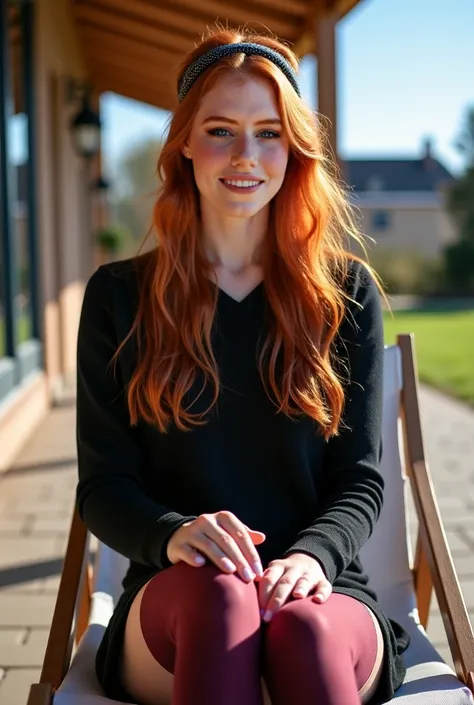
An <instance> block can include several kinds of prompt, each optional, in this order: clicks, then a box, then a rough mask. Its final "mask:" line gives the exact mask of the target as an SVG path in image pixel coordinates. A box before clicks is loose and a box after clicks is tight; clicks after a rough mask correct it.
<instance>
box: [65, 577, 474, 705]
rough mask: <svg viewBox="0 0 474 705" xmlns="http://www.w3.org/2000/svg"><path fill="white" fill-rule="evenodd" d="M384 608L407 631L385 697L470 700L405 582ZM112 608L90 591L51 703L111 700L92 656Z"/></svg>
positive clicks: (406, 703) (468, 704)
mask: <svg viewBox="0 0 474 705" xmlns="http://www.w3.org/2000/svg"><path fill="white" fill-rule="evenodd" d="M379 600H380V603H381V605H382V607H383V608H384V609H385V610H386V612H387V614H389V615H390V617H392V618H393V619H396V620H397V621H398V622H399V623H400V624H402V625H403V626H404V627H405V629H406V630H407V631H408V632H409V634H410V636H411V644H410V647H409V649H408V650H407V651H406V652H405V655H404V656H405V661H406V663H407V667H408V669H407V675H406V678H405V682H404V683H403V685H402V687H401V688H400V689H399V690H398V691H397V692H396V694H395V697H394V699H393V700H392V701H391V702H392V703H393V704H394V705H473V703H474V699H473V698H472V695H471V694H470V692H469V690H468V688H467V687H466V686H465V685H463V684H462V683H461V682H460V681H459V679H458V678H457V677H456V675H455V673H454V672H453V671H452V669H451V668H450V667H449V666H448V665H447V664H446V663H445V662H444V661H443V659H442V658H441V656H440V655H439V654H438V652H437V651H436V649H435V648H434V647H433V645H432V644H431V643H430V641H429V639H428V637H427V636H426V634H425V632H424V630H423V627H421V626H420V625H419V624H418V618H417V611H416V607H415V597H414V594H413V591H412V589H411V586H410V585H407V584H405V585H402V586H399V587H398V588H391V589H390V590H387V591H386V592H384V593H383V594H381V595H379ZM111 613H112V603H111V600H110V598H109V596H108V595H104V593H102V594H101V593H98V594H96V595H94V604H93V610H92V619H91V624H90V625H89V628H88V629H87V631H86V633H85V635H84V637H83V639H82V641H81V643H80V645H79V648H78V650H77V652H76V654H75V656H74V658H73V661H72V664H71V667H70V668H69V671H68V673H67V676H66V678H65V679H64V681H63V683H62V684H61V687H60V688H59V690H58V691H57V693H56V694H55V696H54V705H114V704H116V703H118V701H117V700H110V699H109V698H107V697H105V695H104V694H103V692H102V689H101V688H100V686H99V683H98V682H97V678H96V676H95V669H94V660H95V654H96V651H97V648H98V646H99V644H100V640H101V638H102V635H103V633H104V630H105V625H106V624H107V621H108V619H109V618H110V615H111Z"/></svg>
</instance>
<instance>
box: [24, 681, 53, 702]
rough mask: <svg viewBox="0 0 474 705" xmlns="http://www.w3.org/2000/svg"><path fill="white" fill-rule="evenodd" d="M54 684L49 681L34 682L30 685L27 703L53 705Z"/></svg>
mask: <svg viewBox="0 0 474 705" xmlns="http://www.w3.org/2000/svg"><path fill="white" fill-rule="evenodd" d="M52 702H53V686H52V685H50V684H49V683H34V684H33V685H32V686H31V687H30V694H29V696H28V703H27V705H52Z"/></svg>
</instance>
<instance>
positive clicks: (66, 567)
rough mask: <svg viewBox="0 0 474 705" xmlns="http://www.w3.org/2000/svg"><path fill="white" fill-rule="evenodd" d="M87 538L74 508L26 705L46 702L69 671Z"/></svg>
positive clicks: (41, 704)
mask: <svg viewBox="0 0 474 705" xmlns="http://www.w3.org/2000/svg"><path fill="white" fill-rule="evenodd" d="M87 539H88V532H87V528H86V527H85V525H84V524H83V522H82V520H81V518H80V517H79V514H78V512H77V508H75V509H74V514H73V517H72V521H71V528H70V532H69V540H68V545H67V549H66V555H65V558H64V564H63V569H62V573H61V580H60V583H59V590H58V595H57V598H56V604H55V607H54V613H53V619H52V622H51V628H50V631H49V637H48V643H47V645H46V651H45V656H44V660H43V667H42V670H41V676H40V682H39V684H34V685H32V686H31V689H30V694H29V698H28V705H43V703H45V704H46V703H49V702H50V700H51V697H52V693H54V691H55V690H56V689H57V688H58V687H59V685H60V684H61V682H62V680H63V678H64V676H65V674H66V672H67V670H68V668H69V664H70V660H71V653H72V646H73V638H74V615H75V612H76V606H77V604H78V599H79V594H80V588H81V583H82V578H83V576H84V573H85V571H84V567H85V562H86V561H87V559H88V556H87V550H86V549H87V546H88V541H87ZM48 693H49V696H48ZM48 697H49V700H48V699H47V698H48ZM42 698H43V699H42Z"/></svg>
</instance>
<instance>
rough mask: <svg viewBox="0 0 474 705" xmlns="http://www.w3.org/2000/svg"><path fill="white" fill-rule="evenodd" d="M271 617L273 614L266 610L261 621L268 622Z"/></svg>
mask: <svg viewBox="0 0 474 705" xmlns="http://www.w3.org/2000/svg"><path fill="white" fill-rule="evenodd" d="M272 617H273V612H271V611H270V610H266V612H265V614H264V615H263V621H264V622H269V621H270V620H271V618H272Z"/></svg>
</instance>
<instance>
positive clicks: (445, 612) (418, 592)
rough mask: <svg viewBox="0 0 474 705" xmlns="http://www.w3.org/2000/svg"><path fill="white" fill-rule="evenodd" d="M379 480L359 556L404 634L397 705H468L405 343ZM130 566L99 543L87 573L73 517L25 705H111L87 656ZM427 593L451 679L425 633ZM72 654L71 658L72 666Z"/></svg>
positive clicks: (450, 579) (462, 616)
mask: <svg viewBox="0 0 474 705" xmlns="http://www.w3.org/2000/svg"><path fill="white" fill-rule="evenodd" d="M383 443H384V446H383V458H382V472H383V474H384V477H385V481H386V489H385V503H384V508H383V510H382V513H381V516H380V519H379V521H378V523H377V525H376V528H375V531H374V533H373V535H372V536H371V538H370V539H369V541H368V542H367V544H366V545H365V546H364V548H363V551H362V552H361V558H362V561H363V564H364V567H365V569H366V571H367V572H368V574H369V576H370V580H371V585H372V587H373V588H374V589H375V590H376V591H377V593H378V597H379V601H380V603H381V606H382V607H383V609H384V610H385V612H386V613H387V614H388V615H389V616H390V617H392V618H393V619H396V620H397V621H398V622H399V623H401V624H403V626H404V627H405V629H407V630H408V632H409V633H410V635H411V645H410V647H409V649H408V650H407V652H406V653H405V658H406V662H407V666H408V669H407V676H406V679H405V682H404V684H403V685H402V687H401V688H400V689H399V690H398V691H397V693H396V694H395V698H394V701H397V703H396V705H467V704H468V703H471V704H472V703H474V698H473V694H474V637H473V631H472V627H471V625H470V622H469V617H468V615H467V612H466V607H465V604H464V601H463V598H462V595H461V591H460V587H459V582H458V579H457V577H456V572H455V569H454V565H453V561H452V558H451V555H450V552H449V548H448V545H447V542H446V535H445V533H444V530H443V527H442V524H441V519H440V514H439V511H438V507H437V503H436V498H435V495H434V492H433V485H432V482H431V478H430V473H429V468H428V464H427V462H426V459H425V454H424V449H423V439H422V431H421V423H420V414H419V406H418V391H417V372H416V363H415V357H414V349H413V339H412V336H408V335H403V336H399V338H398V341H397V345H394V346H390V347H387V348H386V350H385V372H384V407H383ZM408 483H410V485H411V489H412V493H413V497H414V501H415V506H416V511H417V515H418V520H419V532H418V540H417V544H416V553H415V558H414V561H412V560H411V547H410V540H409V534H408V528H407V512H406V491H407V489H408ZM127 564H128V561H127V560H125V559H124V558H123V557H122V556H119V555H118V554H117V553H115V552H114V551H113V550H111V549H110V548H108V547H107V546H104V545H102V544H100V543H99V547H98V551H97V554H96V556H95V560H94V567H93V568H92V566H91V555H90V551H89V537H88V532H87V530H86V528H85V526H84V524H83V523H82V522H81V520H80V518H79V517H78V515H77V512H75V513H74V517H73V520H72V526H71V531H70V535H69V543H68V547H67V552H66V557H65V562H64V567H63V572H62V577H61V583H60V587H59V593H58V597H57V602H56V607H55V611H54V616H53V621H52V625H51V631H50V635H49V640H48V644H47V648H46V654H45V658H44V664H43V669H42V673H41V678H40V682H39V683H37V684H34V685H32V686H31V690H30V695H29V699H28V705H51V704H52V703H54V705H85V704H86V703H87V705H112V703H115V702H116V701H112V700H110V699H108V698H106V697H105V695H104V694H103V692H102V691H101V688H100V686H99V684H98V682H97V679H96V676H95V671H94V658H95V653H96V650H97V647H98V645H99V643H100V639H101V636H102V634H103V632H104V629H105V627H106V625H107V622H108V620H109V619H110V616H111V614H112V611H113V607H114V604H115V603H116V601H117V598H118V596H119V594H120V591H121V579H122V577H123V575H124V573H125V570H126V567H127ZM433 585H434V588H435V592H436V596H437V599H438V603H439V605H440V609H441V613H442V617H443V622H444V626H445V629H446V634H447V639H448V642H449V645H450V648H451V653H452V655H453V661H454V664H455V670H456V673H454V672H453V671H452V669H451V668H450V667H449V666H448V665H447V664H446V663H445V662H444V661H443V659H442V658H441V656H440V655H439V654H438V653H437V651H436V650H435V649H434V647H433V646H432V644H431V643H430V641H429V639H428V637H427V635H426V632H425V627H426V624H427V621H428V613H429V605H430V598H431V593H432V587H433ZM71 655H72V658H71Z"/></svg>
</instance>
